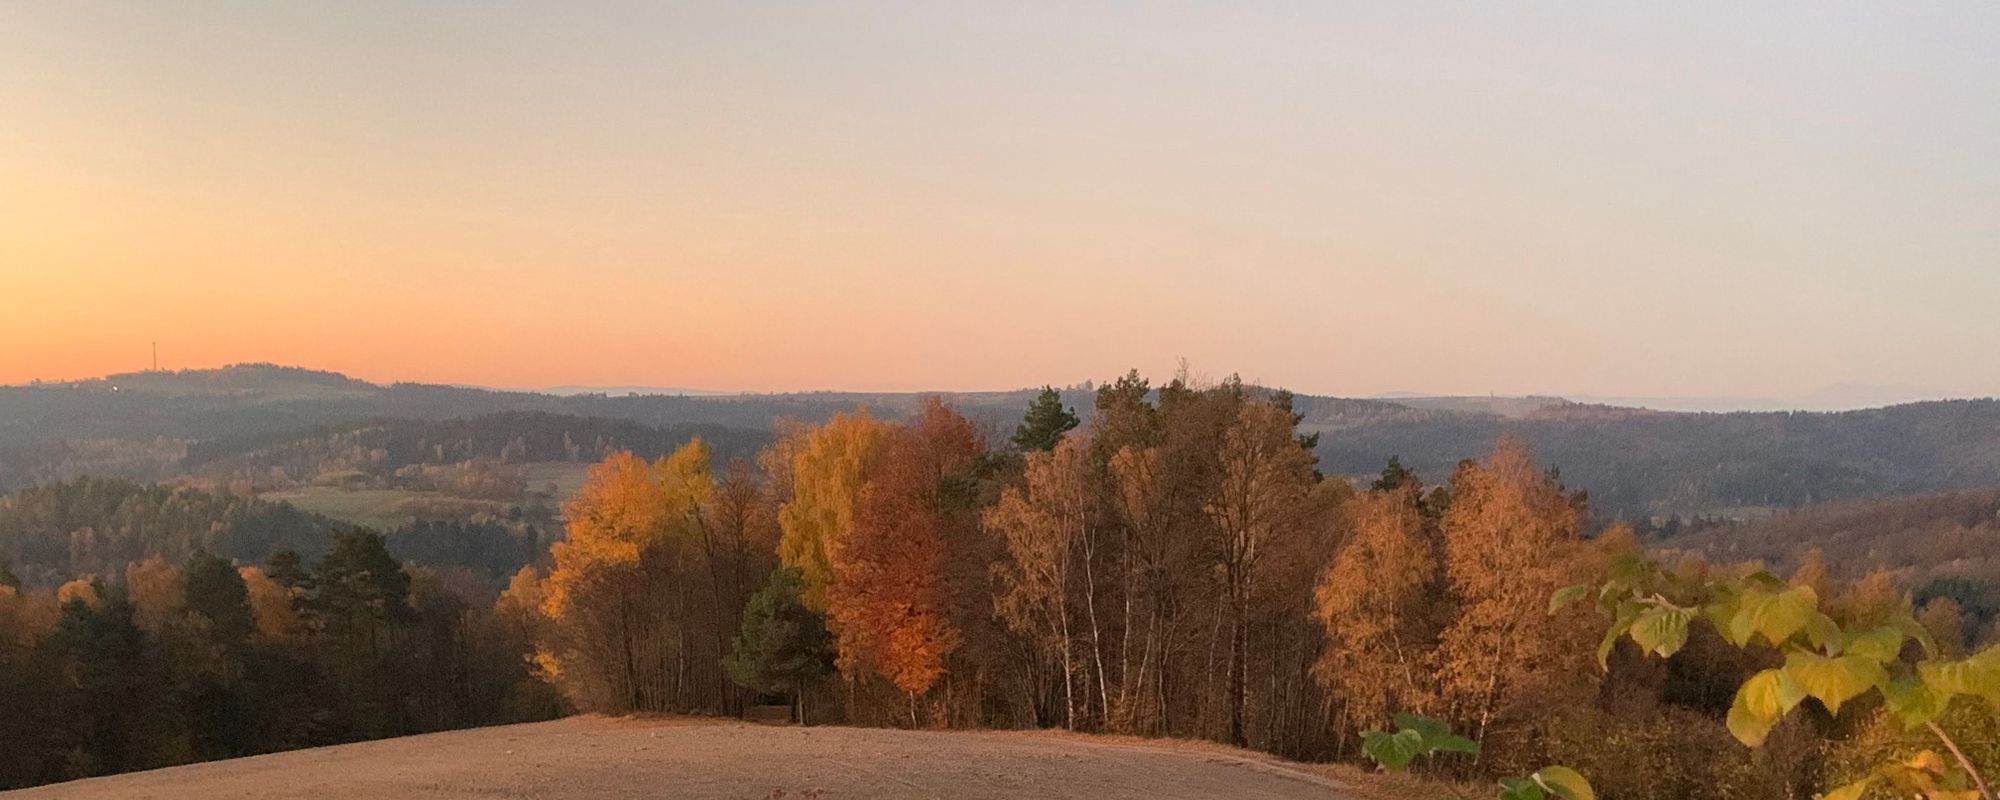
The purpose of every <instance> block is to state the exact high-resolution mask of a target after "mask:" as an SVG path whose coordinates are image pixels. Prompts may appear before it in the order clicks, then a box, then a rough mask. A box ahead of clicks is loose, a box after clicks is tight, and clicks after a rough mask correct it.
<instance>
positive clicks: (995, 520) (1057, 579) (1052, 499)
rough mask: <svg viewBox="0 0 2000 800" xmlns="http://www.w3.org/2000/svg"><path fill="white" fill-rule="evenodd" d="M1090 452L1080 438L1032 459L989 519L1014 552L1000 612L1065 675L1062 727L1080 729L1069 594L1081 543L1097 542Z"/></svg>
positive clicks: (1099, 667)
mask: <svg viewBox="0 0 2000 800" xmlns="http://www.w3.org/2000/svg"><path fill="white" fill-rule="evenodd" d="M1091 475H1092V470H1091V464H1090V450H1089V446H1088V444H1087V443H1085V442H1083V441H1080V440H1078V439H1077V438H1075V437H1070V438H1066V439H1063V440H1062V441H1060V442H1059V443H1057V444H1056V445H1055V447H1054V448H1053V450H1051V451H1048V452H1041V451H1037V452H1030V453H1028V457H1027V468H1026V470H1025V473H1024V478H1023V481H1022V485H1020V486H1015V487H1008V488H1007V489H1006V490H1005V491H1004V492H1003V493H1002V494H1001V496H1000V500H999V502H998V503H996V504H994V505H993V506H992V507H990V508H988V509H987V510H986V512H985V516H984V522H985V525H986V527H987V529H988V530H990V531H992V532H994V533H996V534H998V535H999V536H1000V537H1001V538H1002V539H1003V540H1004V541H1005V542H1006V547H1007V559H1006V561H1004V562H1003V563H1002V564H1001V565H1000V566H999V568H998V571H999V576H1000V586H1001V591H1000V593H999V594H998V595H996V596H995V597H994V598H993V606H994V610H995V612H996V613H998V614H999V615H1000V617H1001V618H1002V619H1003V620H1005V621H1006V623H1007V625H1008V626H1009V627H1010V628H1012V629H1013V630H1015V631H1017V632H1020V633H1023V634H1027V635H1029V636H1031V637H1033V638H1034V639H1035V640H1036V641H1037V642H1038V643H1039V646H1040V648H1041V649H1042V651H1043V652H1044V653H1049V652H1051V651H1052V652H1053V654H1054V656H1055V660H1056V661H1057V662H1059V663H1060V664H1061V668H1062V698H1063V725H1064V726H1066V727H1071V728H1074V727H1075V726H1076V722H1077V710H1076V692H1075V687H1076V664H1075V658H1074V653H1073V646H1074V644H1075V639H1076V637H1075V634H1074V633H1073V632H1072V630H1071V622H1070V620H1071V616H1072V614H1071V611H1070V602H1069V601H1070V595H1071V592H1072V589H1073V582H1074V579H1073V577H1072V573H1073V572H1075V571H1076V568H1077V566H1078V563H1079V560H1078V557H1077V549H1078V542H1079V541H1080V540H1082V539H1083V538H1085V537H1087V536H1089V535H1091V531H1090V530H1089V528H1090V526H1091V525H1092V521H1093V517H1094V516H1095V514H1096V509H1095V508H1094V506H1095V504H1096V488H1095V486H1094V485H1093V484H1092V482H1091ZM1093 652H1094V653H1095V654H1096V657H1097V661H1096V664H1095V665H1094V666H1095V670H1096V673H1097V675H1098V681H1097V683H1098V685H1099V687H1100V689H1101V687H1102V686H1103V674H1104V663H1103V661H1102V659H1101V652H1098V651H1093Z"/></svg>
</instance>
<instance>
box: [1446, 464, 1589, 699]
mask: <svg viewBox="0 0 2000 800" xmlns="http://www.w3.org/2000/svg"><path fill="white" fill-rule="evenodd" d="M1442 525H1443V536H1444V566H1445V575H1446V578H1447V579H1448V581H1449V586H1450V591H1451V594H1452V596H1453V598H1454V599H1455V602H1456V611H1457V618H1456V619H1454V620H1453V621H1452V622H1451V624H1450V625H1449V626H1448V627H1446V628H1445V630H1444V632H1443V634H1442V636H1441V637H1440V642H1439V647H1438V651H1437V668H1438V673H1439V681H1440V682H1439V687H1438V688H1439V691H1440V694H1441V697H1440V700H1441V702H1442V703H1443V707H1444V708H1446V709H1449V710H1450V711H1451V712H1452V713H1455V714H1456V715H1457V716H1459V717H1461V718H1463V719H1465V720H1467V721H1468V722H1469V723H1470V724H1471V726H1472V728H1473V730H1474V738H1484V736H1485V734H1486V732H1487V731H1488V730H1489V729H1490V728H1491V726H1492V724H1493V722H1494V720H1495V719H1496V718H1498V717H1500V716H1503V715H1508V714H1510V713H1512V712H1515V711H1517V710H1522V709H1523V708H1525V706H1526V705H1528V704H1532V703H1533V702H1535V701H1537V700H1548V701H1553V700H1554V699H1555V698H1557V697H1560V696H1562V692H1563V691H1564V689H1565V688H1567V689H1569V690H1572V691H1575V690H1578V689H1579V687H1578V685H1577V682H1578V681H1586V682H1587V681H1588V680H1589V678H1588V676H1589V675H1590V672H1589V671H1588V669H1587V668H1586V667H1587V662H1588V654H1589V651H1590V646H1589V641H1590V640H1589V638H1588V637H1580V636H1579V634H1578V632H1579V631H1581V630H1583V628H1584V626H1583V625H1582V624H1580V622H1579V621H1578V620H1577V619H1575V618H1569V617H1558V616H1551V615H1550V614H1549V613H1548V604H1549V597H1550V595H1551V594H1553V593H1554V592H1555V591H1556V590H1557V589H1559V588H1561V587H1563V586H1565V585H1568V584H1570V583H1573V582H1575V580H1576V579H1578V578H1579V576H1580V575H1581V576H1582V577H1588V574H1587V573H1586V572H1585V571H1583V570H1581V569H1580V568H1579V566H1578V559H1579V558H1580V557H1581V556H1582V553H1583V550H1582V548H1581V547H1580V546H1579V541H1580V538H1581V536H1580V534H1581V517H1580V515H1579V513H1578V510H1577V508H1576V506H1575V505H1573V504H1572V501H1571V498H1570V497H1569V496H1567V495H1566V494H1564V492H1563V489H1562V487H1561V486H1560V485H1559V484H1557V483H1556V482H1555V480H1554V478H1553V477H1552V476H1551V475H1550V474H1548V473H1547V472H1544V471H1542V470H1540V469H1538V468H1536V466H1535V464H1534V462H1533V460H1532V459H1531V458H1530V457H1529V454H1528V449H1527V446H1526V445H1525V444H1524V443H1523V442H1521V441H1520V440H1519V439H1516V438H1513V437H1505V438H1502V439H1501V440H1500V442H1499V443H1498V444H1497V445H1496V446H1495V448H1494V451H1493V454H1492V455H1491V456H1490V457H1488V458H1487V459H1486V460H1485V461H1483V462H1477V463H1473V462H1468V463H1466V464H1464V465H1462V466H1461V467H1460V469H1459V470H1458V472H1457V473H1456V474H1455V475H1453V476H1452V480H1451V504H1450V507H1449V508H1447V509H1446V511H1445V513H1444V518H1443V523H1442ZM1587 688H1588V686H1587V683H1586V684H1585V685H1584V686H1583V687H1581V689H1582V690H1587ZM1572 696H1573V695H1572Z"/></svg>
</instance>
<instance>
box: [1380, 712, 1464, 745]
mask: <svg viewBox="0 0 2000 800" xmlns="http://www.w3.org/2000/svg"><path fill="white" fill-rule="evenodd" d="M1393 721H1394V722H1395V723H1396V729H1397V730H1411V731H1416V732H1417V733H1418V734H1421V735H1422V736H1423V737H1424V738H1426V739H1428V738H1431V737H1436V736H1450V735H1451V723H1449V722H1445V721H1444V720H1441V719H1438V718H1436V717H1426V716H1424V715H1422V714H1408V713H1404V714H1397V715H1396V716H1395V717H1394V718H1393Z"/></svg>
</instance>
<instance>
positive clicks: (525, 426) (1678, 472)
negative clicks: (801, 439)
mask: <svg viewBox="0 0 2000 800" xmlns="http://www.w3.org/2000/svg"><path fill="white" fill-rule="evenodd" d="M1060 392H1061V396H1062V399H1063V401H1064V402H1065V403H1066V404H1068V405H1070V406H1073V407H1075V408H1077V410H1078V414H1079V416H1080V417H1082V418H1084V419H1085V420H1088V419H1089V418H1090V417H1091V416H1092V415H1093V414H1094V413H1095V407H1094V402H1093V397H1094V396H1095V394H1096V386H1095V385H1094V384H1092V383H1090V382H1088V381H1086V382H1084V383H1082V384H1079V385H1077V386H1074V387H1070V388H1067V389H1062V390H1060ZM1034 395H1035V393H1034V392H1033V391H1031V390H1022V391H1007V392H972V393H959V394H953V395H950V396H948V398H947V399H949V400H950V402H952V404H953V407H954V408H956V409H957V410H958V411H959V412H960V413H961V414H962V415H964V416H965V417H966V418H967V419H968V420H969V421H971V422H972V423H973V424H974V426H975V427H977V428H979V429H980V430H981V431H982V432H985V433H987V434H989V435H995V434H999V433H1000V432H1003V431H1004V430H1005V429H1007V428H1008V427H1010V426H1011V425H1012V419H1013V418H1014V417H1015V416H1017V415H1018V414H1019V410H1020V408H1022V407H1023V406H1024V405H1026V404H1027V403H1028V402H1029V401H1030V400H1032V399H1033V397H1034ZM922 397H923V395H921V394H915V393H836V392H801V393H790V394H742V395H695V396H683V395H629V396H607V395H601V394H597V395H593V394H583V395H572V396H555V395H548V394H537V393H532V392H515V391H494V390H488V389H478V388H470V387H460V386H434V385H422V384H392V385H387V386H382V385H376V384H371V383H367V382H364V381H358V380H354V379H352V378H348V377H346V376H342V375H339V374H336V373H329V372H322V371H315V370H305V369H298V368H292V367H276V366H271V365H256V364H251V365H238V366H234V367H228V368H224V369H219V370H186V371H180V372H143V373H130V374H125V375H114V376H109V377H106V378H102V379H95V380H90V381H76V382H69V383H49V384H39V385H29V386H11V387H0V490H10V489H14V488H20V487H23V486H28V485H32V484H35V483H40V482H47V481H53V480H60V479H63V478H67V477H74V476H77V475H85V474H93V475H117V476H122V477H128V478H132V479H135V480H147V481H166V480H178V479H182V478H194V479H199V480H208V481H214V480H217V479H236V480H241V479H246V478H250V477H258V476H251V475H250V473H252V472H255V471H256V470H259V469H265V470H268V469H277V470H279V471H280V472H282V473H283V474H284V475H285V476H287V478H288V479H290V480H294V481H302V480H308V479H309V476H310V475H313V474H317V473H319V472H325V471H327V470H329V469H331V468H333V467H335V466H337V465H339V464H342V463H348V462H353V461H355V460H356V459H355V458H354V457H353V456H354V453H353V447H355V446H360V447H363V448H364V452H373V451H375V450H381V451H384V454H385V459H384V460H382V461H380V462H378V463H380V464H385V465H393V466H397V467H400V466H405V465H408V464H410V463H414V462H415V461H423V462H426V463H438V462H440V461H460V460H464V458H467V457H481V458H497V457H498V455H499V451H500V450H502V449H504V448H507V447H509V446H510V445H511V444H513V443H514V440H515V439H516V438H524V439H525V441H524V442H523V443H522V446H524V447H526V448H528V449H529V450H531V451H533V454H534V455H533V456H532V458H531V459H530V460H545V458H546V457H548V456H567V455H569V454H570V453H571V452H572V451H573V450H574V451H577V452H578V454H579V455H580V456H581V457H582V458H584V459H587V460H595V459H597V458H601V457H602V455H603V454H604V453H605V452H609V451H611V450H616V449H630V450H634V451H635V452H641V453H645V454H646V455H648V456H649V457H652V456H655V455H657V454H658V453H661V452H664V451H665V450H666V449H669V448H670V447H675V446H679V445H680V444H682V443H684V442H685V441H686V440H687V439H688V438H690V437H692V436H695V435H699V436H701V437H702V438H703V439H704V440H705V441H708V442H709V443H710V444H711V445H712V446H713V447H715V448H717V449H719V450H722V451H724V452H725V453H728V454H730V455H739V454H745V453H748V452H750V451H752V450H754V449H756V448H758V447H761V446H762V445H763V444H764V443H765V442H768V441H769V439H770V437H771V436H772V435H774V432H775V430H776V427H777V426H778V425H779V424H780V422H781V421H783V420H791V421H795V422H801V423H805V424H820V423H824V422H825V421H826V420H828V419H829V418H831V417H832V416H833V415H835V414H842V413H853V412H855V411H857V410H860V409H863V408H866V409H868V411H869V413H870V414H871V415H872V416H875V417H878V418H881V419H885V420H890V421H903V420H907V419H909V418H911V417H912V416H913V415H914V414H915V413H916V411H917V409H918V408H919V404H920V400H921V398H922ZM1151 399H1152V400H1153V401H1155V402H1157V400H1158V398H1157V397H1156V396H1155V397H1153V398H1151ZM1506 400H1507V399H1505V398H1500V399H1493V400H1491V401H1490V402H1488V403H1486V404H1484V405H1481V404H1479V403H1467V402H1453V403H1439V402H1432V401H1431V399H1427V398H1412V399H1386V400H1383V399H1374V400H1370V399H1353V398H1337V397H1316V396H1307V395H1298V396H1295V398H1294V406H1295V408H1296V410H1297V412H1298V413H1299V414H1300V415H1301V419H1300V426H1301V428H1302V429H1304V430H1306V431H1309V432H1317V433H1322V434H1326V435H1324V436H1322V437H1321V439H1320V442H1319V446H1318V448H1317V449H1316V451H1315V454H1316V455H1317V456H1318V457H1319V464H1320V469H1322V470H1323V471H1325V472H1327V473H1328V474H1334V475H1342V476H1346V477H1350V478H1356V477H1361V476H1365V475H1368V474H1370V473H1372V472H1374V471H1375V470H1376V469H1378V468H1380V466H1381V465H1382V463H1384V462H1385V461H1386V460H1387V459H1388V458H1390V457H1392V456H1394V457H1398V458H1400V460H1401V461H1402V462H1403V463H1404V464H1406V465H1408V466H1409V467H1410V468H1411V469H1414V470H1416V471H1417V472H1418V473H1419V474H1420V475H1422V476H1424V478H1425V479H1427V480H1431V481H1442V480H1444V479H1445V478H1447V477H1448V476H1449V475H1450V473H1451V471H1452V469H1454V468H1455V466H1456V465H1457V463H1458V462H1459V461H1461V460H1463V459H1466V458H1474V457H1478V456H1480V455H1482V454H1483V453H1485V452H1486V450H1487V449H1488V448H1490V447H1491V445H1492V442H1493V441H1494V440H1495V439H1496V438H1498V437H1499V436H1500V435H1501V434H1503V433H1508V434H1512V435H1514V436H1517V437H1520V438H1522V439H1523V440H1525V441H1527V442H1528V443H1529V444H1530V445H1531V446H1533V447H1534V448H1535V451H1536V452H1537V453H1538V454H1540V455H1541V457H1542V458H1544V459H1546V460H1547V461H1549V462H1550V463H1553V464H1558V465H1560V466H1561V468H1562V470H1563V477H1564V479H1565V482H1566V483H1567V484H1568V485H1570V486H1572V487H1574V488H1578V489H1582V490H1585V491H1588V492H1589V493H1590V495H1591V499H1592V506H1593V508H1594V509H1595V513H1597V514H1598V515H1600V516H1604V517H1624V518H1627V519H1632V520H1634V521H1635V522H1640V521H1644V520H1646V519H1649V518H1652V517H1669V516H1673V515H1677V514H1678V515H1683V516H1690V515H1702V514H1708V515H1713V514H1723V515H1734V516H1742V515H1747V514H1750V513H1762V512H1763V511H1765V510H1770V509H1784V508H1793V507H1800V506H1805V505H1809V504H1815V503H1821V502H1828V501H1835V500H1843V499H1865V498H1875V497H1889V496H1895V495H1902V494H1913V493H1920V492H1930V491H1939V490H1955V489H1978V488H1986V487H1990V486H1996V485H2000V455H1996V454H2000V402H1996V401H1992V400H1957V401H1940V402H1930V403H1915V404H1910V405H1903V406H1894V407H1889V408H1881V409H1868V410H1862V411H1849V412H1838V413H1806V412H1756V413H1752V412H1739V413H1671V412H1655V411H1647V410H1643V409H1632V408H1616V407H1610V406H1593V405H1582V404H1577V403H1569V402H1566V401H1562V400H1560V399H1555V398H1527V399H1519V400H1518V401H1516V402H1503V401H1506ZM552 433H553V434H556V435H553V436H552V435H550V434H552ZM563 433H567V434H569V436H570V439H569V441H568V442H567V443H564V442H562V441H561V436H560V434H563ZM1000 435H1004V434H1000ZM600 444H601V445H602V446H601V447H600V446H599V445H600ZM438 445H444V448H445V450H446V451H448V453H447V454H446V455H444V456H442V457H440V455H439V453H438V452H437V449H436V448H437V446H438ZM453 453H456V454H463V455H456V456H454V455H451V454H453ZM556 460H562V459H560V458H558V459H556ZM231 473H234V475H233V476H232V475H231ZM267 475H268V473H260V474H259V476H267ZM301 476H308V477H301Z"/></svg>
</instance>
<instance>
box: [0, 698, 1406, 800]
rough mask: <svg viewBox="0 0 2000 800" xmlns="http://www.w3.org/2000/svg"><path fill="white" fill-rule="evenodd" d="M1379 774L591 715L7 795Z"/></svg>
mask: <svg viewBox="0 0 2000 800" xmlns="http://www.w3.org/2000/svg"><path fill="white" fill-rule="evenodd" d="M1384 788H1385V787H1383V786H1381V785H1379V784H1376V783H1375V782H1374V779H1373V778H1372V777H1370V776H1365V775H1363V774H1361V773H1358V772H1354V773H1352V774H1348V773H1346V772H1344V771H1342V770H1340V769H1339V768H1318V767H1306V766H1302V765H1295V764H1288V763H1286V762H1282V761H1279V760H1276V759H1273V758H1270V757H1267V756H1263V755H1260V754H1256V753H1251V752H1247V751H1242V750H1235V749H1230V748H1225V747H1220V746H1215V745H1209V744H1201V743H1189V742H1159V741H1148V740H1139V739H1123V738H1115V737H1091V736H1077V735H1065V734H1059V733H1029V732H932V731H897V730H876V729H866V728H836V727H826V728H795V727H775V726H759V725H749V724H744V723H739V722H722V721H706V720H687V719H607V718H602V717H579V718H572V719H565V720H558V721H555V722H544V723H536V724H531V725H512V726H506V727H499V728H484V729H478V730H468V731H454V732H450V733H438V734H431V735H427V736H413V737H407V738H402V739H388V740H383V741H377V742H364V743H360V744H350V745H342V746H338V747H324V748H318V749H314V750H300V751H295V752H290V753H276V754H272V755H266V756H256V757H253V758H241V759H235V760H231V761H217V762H210V763H206V764H195V765H191V766H186V767H175V768H172V769H163V770H154V771H152V772H141V773H134V774H130V775H116V776H111V777H106V778H93V779H90V780H82V781H75V782H72V783H64V784H57V785H54V786H45V787H40V788H35V789H28V790H23V791H20V792H15V793H0V794H5V796H6V797H7V798H8V800H28V798H74V799H75V800H109V799H110V798H119V799H120V800H138V799H141V798H163V799H166V798H172V799H173V800H179V799H180V798H204V799H205V800H221V799H223V798H260V799H261V798H335V799H336V800H364V799H367V800H374V799H376V798H380V799H381V800H431V799H433V798H455V799H458V798H468V797H484V798H562V799H563V800H598V799H599V798H697V799H700V800H707V799H708V798H716V799H718V800H720V799H722V798H729V799H730V800H737V799H738V798H741V799H742V800H769V799H770V798H776V797H784V798H791V799H793V800H803V799H804V798H814V797H817V798H823V800H847V799H848V798H894V799H902V798H912V799H914V798H926V799H929V798H952V799H953V800H959V799H962V798H964V799H975V798H976V799H984V798H994V799H995V800H998V799H999V798H1007V799H1008V800H1016V799H1019V800H1032V799H1034V798H1050V799H1051V800H1120V799H1121V798H1133V799H1134V800H1137V799H1139V798H1144V799H1145V800H1161V799H1162V798H1232V799H1233V800H1267V799H1269V800H1279V799H1283V800H1301V799H1304V798H1313V799H1323V800H1366V799H1367V798H1375V797H1414V796H1416V795H1413V794H1406V793H1404V792H1402V791H1396V792H1395V793H1393V794H1385V793H1384Z"/></svg>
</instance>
